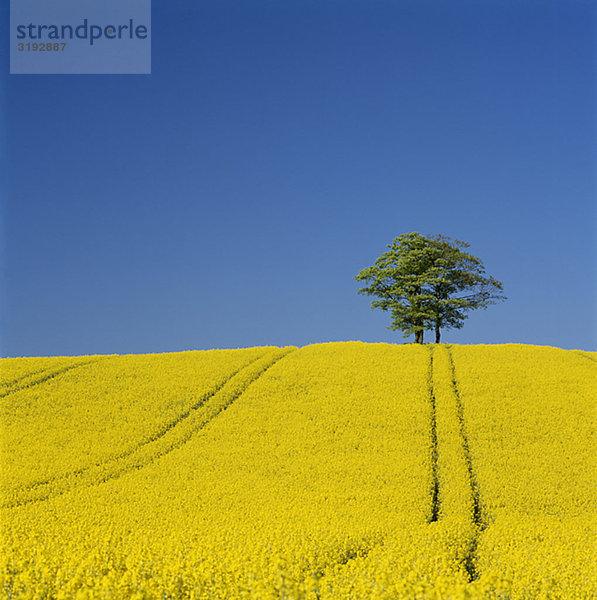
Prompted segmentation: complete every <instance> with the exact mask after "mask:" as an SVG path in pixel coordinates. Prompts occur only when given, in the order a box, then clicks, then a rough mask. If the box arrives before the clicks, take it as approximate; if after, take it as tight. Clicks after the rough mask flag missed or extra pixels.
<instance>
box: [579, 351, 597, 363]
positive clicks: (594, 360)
mask: <svg viewBox="0 0 597 600" xmlns="http://www.w3.org/2000/svg"><path fill="white" fill-rule="evenodd" d="M576 353H577V354H578V355H579V356H582V357H583V358H586V359H587V360H590V361H591V362H594V363H597V358H594V357H593V356H591V355H590V354H587V353H586V352H583V351H582V350H577V351H576Z"/></svg>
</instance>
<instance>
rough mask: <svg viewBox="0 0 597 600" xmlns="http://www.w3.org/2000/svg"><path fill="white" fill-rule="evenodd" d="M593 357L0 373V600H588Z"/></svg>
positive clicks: (312, 353) (300, 353)
mask: <svg viewBox="0 0 597 600" xmlns="http://www.w3.org/2000/svg"><path fill="white" fill-rule="evenodd" d="M596 362H597V354H596V353H590V352H581V351H572V350H560V349H557V348H550V347H540V346H524V345H518V344H508V345H500V346H457V345H452V346H450V345H425V346H423V345H410V344H408V345H391V344H365V343H361V342H344V343H329V344H316V345H312V346H306V347H303V348H295V347H286V348H276V347H256V348H248V349H241V350H210V351H190V352H180V353H169V354H148V355H125V356H118V355H112V356H85V357H56V358H14V359H13V358H10V359H8V358H7V359H2V360H0V376H1V381H0V407H1V411H2V436H1V456H2V459H1V465H2V472H1V473H2V475H1V481H0V484H1V487H0V501H1V506H2V507H1V509H0V511H1V516H2V522H1V526H2V540H1V544H2V557H3V561H2V562H3V568H2V571H1V572H2V575H1V576H0V578H1V579H2V581H1V585H2V589H3V590H4V591H5V594H6V597H8V598H55V599H62V598H64V599H66V598H76V599H87V598H89V599H91V598H115V599H119V598H139V599H141V598H148V599H149V598H151V599H154V598H155V599H157V598H160V599H162V598H219V599H228V598H229V599H236V598H247V599H249V598H251V599H253V598H255V599H272V600H274V599H278V598H279V599H282V598H285V599H291V598H296V599H298V598H308V599H313V600H315V599H329V600H331V599H339V600H341V599H355V600H356V599H367V598H371V599H388V600H389V599H406V598H409V599H410V598H420V599H423V598H430V599H431V598H435V599H439V598H496V599H497V598H500V599H506V598H509V599H524V598H529V599H530V598H546V599H547V598H562V599H572V598H574V599H576V598H578V599H584V598H586V599H587V600H588V599H590V598H595V597H597V573H596V569H595V566H594V562H595V543H596V540H597V537H596V533H597V522H596V521H597V519H596V515H597V510H596V509H597V501H596V498H595V481H596V478H595V475H596V467H597V459H596V453H595V440H594V436H595V417H596V412H595V407H596V405H595V390H596V389H597V385H596V384H597V365H596V364H595V363H596Z"/></svg>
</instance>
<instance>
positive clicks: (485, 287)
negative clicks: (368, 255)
mask: <svg viewBox="0 0 597 600" xmlns="http://www.w3.org/2000/svg"><path fill="white" fill-rule="evenodd" d="M387 247H388V250H387V251H386V252H384V253H383V254H382V255H381V256H380V257H379V258H378V259H377V260H376V261H375V264H374V265H372V266H371V267H367V268H366V269H363V270H362V271H361V272H360V273H359V274H358V275H357V276H356V277H355V279H357V280H358V281H364V282H366V283H367V286H366V287H363V288H361V289H360V290H359V294H365V295H367V296H373V297H375V298H376V299H375V300H373V301H372V302H371V308H379V309H381V310H383V311H389V312H390V313H391V316H392V323H391V325H390V326H389V329H392V330H394V331H396V330H401V331H402V332H403V334H404V336H405V337H406V336H408V335H412V334H414V335H415V341H416V342H419V343H422V342H423V332H424V331H425V330H427V329H434V330H435V333H436V342H437V343H439V339H440V330H441V329H442V328H447V329H451V328H456V329H459V328H461V327H462V326H463V324H464V320H465V319H466V318H467V316H468V315H467V313H468V312H469V311H471V310H474V309H477V308H486V307H487V306H489V305H490V304H495V302H497V301H499V300H504V299H505V297H504V296H503V295H502V294H501V291H502V288H503V286H502V283H501V282H499V281H497V280H495V279H494V278H493V277H487V276H486V275H485V268H484V266H483V262H482V261H481V259H480V258H477V257H476V256H473V255H472V254H468V253H467V252H465V251H464V249H465V248H468V247H469V244H467V243H466V242H462V241H460V240H454V239H452V238H449V237H446V236H442V235H432V236H423V235H421V234H420V233H417V232H411V233H404V234H402V235H400V236H398V237H397V238H395V239H394V241H393V242H392V243H391V244H388V246H387Z"/></svg>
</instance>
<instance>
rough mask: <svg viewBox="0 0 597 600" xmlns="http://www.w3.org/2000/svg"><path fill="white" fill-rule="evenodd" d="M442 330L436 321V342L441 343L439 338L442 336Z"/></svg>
mask: <svg viewBox="0 0 597 600" xmlns="http://www.w3.org/2000/svg"><path fill="white" fill-rule="evenodd" d="M440 335H441V334H440V330H439V324H438V323H436V324H435V343H436V344H439V338H440Z"/></svg>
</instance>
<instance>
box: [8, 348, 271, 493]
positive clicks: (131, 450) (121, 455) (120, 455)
mask: <svg viewBox="0 0 597 600" xmlns="http://www.w3.org/2000/svg"><path fill="white" fill-rule="evenodd" d="M264 356H265V355H262V356H258V357H257V358H254V359H252V360H250V361H248V362H247V363H245V364H243V365H241V366H240V367H239V368H238V369H236V370H234V371H233V372H232V373H229V374H228V375H227V376H226V377H224V378H222V379H221V380H220V381H219V382H217V383H216V384H215V385H214V386H213V387H212V389H211V390H209V391H208V392H206V393H205V394H203V395H202V396H201V398H200V399H199V400H198V401H197V402H195V403H194V404H193V405H191V406H190V407H189V408H188V409H187V410H186V411H184V412H183V413H181V414H180V415H178V416H177V417H176V418H174V419H172V420H171V421H170V422H169V423H166V424H165V425H162V426H161V427H160V428H159V429H158V430H157V431H154V432H153V433H152V434H150V435H148V436H145V437H144V438H143V439H142V440H140V441H139V442H137V443H136V444H134V445H133V446H131V447H129V448H127V449H126V450H122V451H121V452H119V453H117V454H114V455H112V456H109V457H107V458H105V459H104V460H99V461H97V462H94V463H93V464H91V465H86V466H84V467H80V468H78V469H74V470H73V471H69V472H67V473H61V474H60V475H54V476H52V477H48V478H46V479H43V480H39V481H34V482H32V483H29V484H27V485H24V486H21V487H19V488H18V489H17V490H16V491H19V492H21V491H23V492H24V491H27V490H31V489H34V488H38V487H41V486H43V485H48V484H50V483H54V482H55V481H60V480H63V479H69V478H71V477H77V476H79V475H84V474H85V473H86V472H88V471H90V470H91V469H94V468H97V467H100V466H102V465H107V464H109V463H111V462H114V461H117V460H121V459H123V458H127V457H128V456H130V455H132V454H134V453H135V452H137V451H138V450H139V449H141V448H143V446H147V445H148V444H151V443H152V442H155V441H157V440H159V439H160V438H162V437H164V436H165V435H166V434H167V433H168V432H169V431H170V430H171V429H172V428H174V427H176V425H178V424H179V423H181V422H182V421H184V419H186V418H187V417H189V416H190V415H191V414H192V412H193V411H195V410H198V409H199V408H201V407H202V406H203V405H204V404H205V403H206V402H207V401H208V400H209V399H210V398H211V397H212V396H214V395H215V394H217V392H219V391H220V390H221V389H222V388H223V387H224V385H226V383H228V382H229V381H230V380H231V379H232V378H233V377H234V376H235V375H237V374H238V373H240V372H241V371H242V370H243V369H246V368H247V367H250V366H251V365H252V364H253V363H254V362H256V361H258V360H260V359H262V358H263V357H264Z"/></svg>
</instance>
